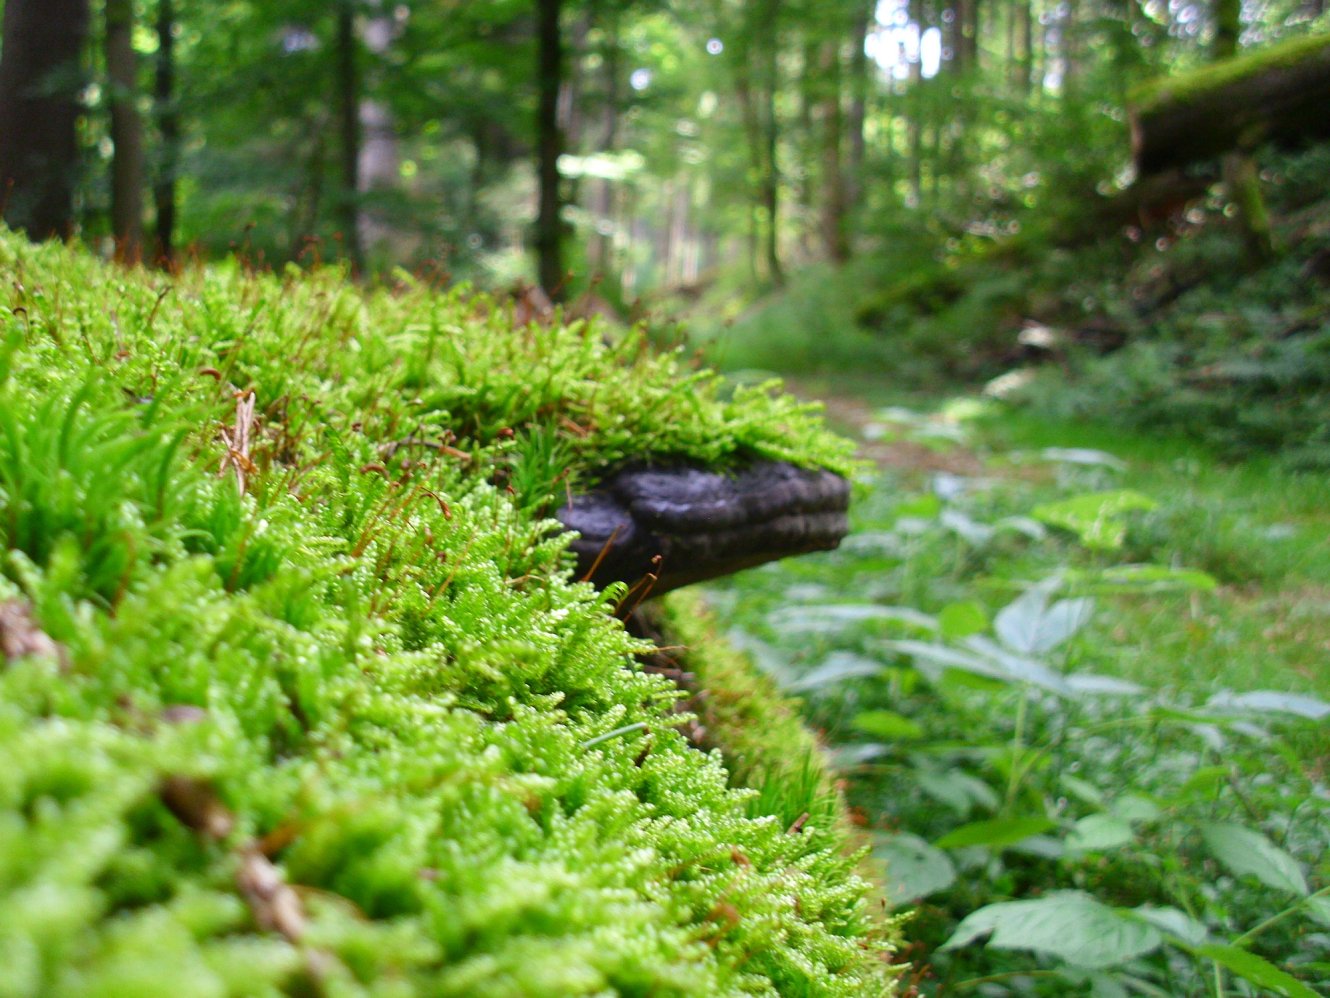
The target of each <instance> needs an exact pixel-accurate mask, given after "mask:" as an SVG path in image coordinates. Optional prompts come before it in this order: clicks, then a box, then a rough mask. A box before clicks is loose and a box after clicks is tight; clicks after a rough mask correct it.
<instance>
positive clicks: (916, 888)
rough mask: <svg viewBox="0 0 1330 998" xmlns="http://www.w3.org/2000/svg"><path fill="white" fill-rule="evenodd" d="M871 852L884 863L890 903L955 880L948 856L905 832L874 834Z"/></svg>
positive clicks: (922, 894)
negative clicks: (874, 840)
mask: <svg viewBox="0 0 1330 998" xmlns="http://www.w3.org/2000/svg"><path fill="white" fill-rule="evenodd" d="M873 855H874V856H876V857H877V858H878V859H880V860H883V861H885V862H886V864H887V877H886V885H887V897H888V898H889V899H890V901H891V903H892V905H893V906H900V905H903V904H909V903H910V902H911V901H914V900H915V899H917V898H923V897H927V896H928V895H930V894H936V893H937V892H938V891H942V890H946V889H947V888H948V887H950V886H951V885H952V884H953V883H955V882H956V867H955V865H954V864H953V863H952V862H951V857H950V856H948V855H947V854H946V853H945V852H943V851H942V850H941V849H938V848H937V847H936V846H932V845H929V844H928V843H927V842H925V841H924V840H923V839H921V838H919V836H917V835H911V834H910V833H908V832H898V833H896V834H895V835H880V836H876V842H875V844H874V846H873Z"/></svg>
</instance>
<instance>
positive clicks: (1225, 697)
mask: <svg viewBox="0 0 1330 998" xmlns="http://www.w3.org/2000/svg"><path fill="white" fill-rule="evenodd" d="M1206 706H1207V707H1212V708H1218V709H1220V710H1229V709H1235V708H1236V709H1238V710H1255V711H1261V712H1269V713H1277V714H1296V715H1297V716H1298V717H1306V718H1309V719H1311V720H1313V721H1319V720H1320V719H1321V718H1323V717H1326V716H1330V703H1326V702H1325V701H1324V700H1317V699H1316V698H1315V697H1308V696H1301V695H1299V694H1297V693H1281V692H1279V691H1277V690H1252V691H1251V692H1250V693H1229V692H1227V691H1224V692H1221V693H1216V694H1215V695H1214V696H1212V697H1211V698H1210V700H1209V702H1207V703H1206Z"/></svg>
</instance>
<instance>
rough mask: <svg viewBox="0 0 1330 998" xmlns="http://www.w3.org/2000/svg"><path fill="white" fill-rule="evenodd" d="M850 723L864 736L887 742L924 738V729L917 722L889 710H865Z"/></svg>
mask: <svg viewBox="0 0 1330 998" xmlns="http://www.w3.org/2000/svg"><path fill="white" fill-rule="evenodd" d="M851 723H852V724H853V725H854V727H855V728H856V729H858V730H859V731H862V732H864V733H865V734H869V735H873V736H874V737H876V738H885V739H886V740H888V741H897V742H903V741H917V740H918V739H920V738H922V737H924V729H923V727H922V726H921V725H920V724H919V722H917V721H913V720H911V719H910V718H908V717H905V716H904V715H903V714H897V713H896V712H895V711H891V710H866V711H864V712H863V713H861V714H856V715H855V718H854V721H853V722H851Z"/></svg>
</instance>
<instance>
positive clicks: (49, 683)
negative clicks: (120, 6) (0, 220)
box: [0, 235, 888, 998]
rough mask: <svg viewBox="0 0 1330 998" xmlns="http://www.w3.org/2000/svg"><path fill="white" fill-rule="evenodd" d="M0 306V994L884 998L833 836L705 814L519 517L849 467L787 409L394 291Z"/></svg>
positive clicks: (623, 355)
mask: <svg viewBox="0 0 1330 998" xmlns="http://www.w3.org/2000/svg"><path fill="white" fill-rule="evenodd" d="M0 269H2V270H3V272H4V274H5V277H6V280H5V286H4V289H3V291H2V292H0V293H2V294H3V295H4V305H5V311H4V315H3V318H0V323H2V326H0V329H2V332H0V542H3V543H2V545H0V546H2V548H3V552H4V553H3V560H2V561H0V643H2V645H3V655H2V656H0V757H3V758H4V759H5V760H6V761H5V764H4V765H3V766H0V993H3V994H4V995H6V996H11V995H12V996H39V995H40V996H55V995H91V994H124V995H134V996H136V998H139V996H144V998H146V996H151V995H178V994H189V995H191V996H195V995H197V996H211V995H219V996H220V995H236V996H254V995H278V994H329V995H354V994H374V995H408V994H432V995H468V996H470V995H493V996H501V995H502V996H507V995H511V996H520V995H582V994H585V995H603V994H611V993H612V994H624V995H648V994H649V995H720V994H783V995H847V996H849V995H861V994H865V993H872V992H873V991H875V990H877V991H885V990H886V989H887V987H888V985H887V984H885V983H884V979H883V977H882V970H881V968H882V962H881V957H880V954H879V952H878V950H879V949H880V948H881V947H882V946H883V945H884V942H883V940H882V939H881V936H880V934H879V933H878V932H877V930H875V929H874V928H873V926H872V919H871V917H870V912H869V911H868V910H867V903H866V899H865V893H866V891H865V886H864V884H863V883H862V882H861V881H860V880H858V879H857V878H856V877H855V876H854V874H853V868H854V858H853V857H852V856H849V855H847V854H846V851H845V849H844V844H845V838H844V835H843V833H842V831H841V830H840V829H837V828H836V827H834V823H833V822H831V821H830V820H823V819H824V816H826V815H830V814H832V813H833V812H834V809H828V808H827V807H822V808H821V809H818V810H816V812H815V814H814V816H813V818H812V819H811V820H804V821H802V822H799V823H798V827H797V828H793V829H792V828H790V826H789V823H787V822H786V821H785V815H784V811H783V809H782V808H783V807H784V806H785V803H786V801H785V800H784V797H783V795H782V794H781V793H780V792H777V793H776V794H775V795H774V799H773V800H770V801H768V800H767V798H766V791H765V790H764V791H763V794H762V795H755V794H754V792H753V791H748V790H744V789H742V788H732V787H731V786H730V782H729V777H728V774H727V772H726V770H725V768H724V766H723V764H722V760H721V758H720V756H719V755H718V754H716V753H713V754H703V753H701V752H698V751H696V750H695V749H694V748H692V747H691V746H690V745H689V744H688V743H687V742H686V740H685V739H684V737H683V736H682V735H681V734H680V733H679V732H678V731H677V730H676V724H677V720H678V718H677V715H675V714H673V713H672V710H671V708H672V704H673V703H674V701H675V700H676V698H677V696H678V691H677V690H676V689H675V688H674V687H673V685H672V684H670V683H669V682H667V681H666V680H664V679H661V678H659V677H655V676H652V675H650V674H647V673H645V672H643V671H641V670H639V669H637V668H635V667H634V664H633V663H634V655H635V653H637V652H640V651H642V650H644V645H643V643H641V642H638V641H636V640H635V639H632V638H630V637H629V636H628V635H627V634H626V632H625V631H624V629H623V628H622V626H621V625H620V623H619V622H618V621H617V620H616V619H615V618H614V610H615V605H616V601H617V599H618V598H619V597H620V596H621V595H622V594H621V592H619V591H617V590H610V591H607V592H606V593H603V594H599V593H597V592H595V591H594V590H593V589H592V588H591V587H590V586H588V585H585V584H580V583H575V582H573V581H571V580H570V579H569V577H568V574H567V563H568V560H567V559H566V558H565V555H564V549H565V544H566V541H565V539H564V538H563V537H561V536H560V535H559V534H558V533H557V531H556V530H554V529H552V528H553V527H554V524H552V523H551V522H550V521H547V520H544V519H542V518H541V517H542V515H543V514H544V513H545V512H546V511H548V510H549V508H550V507H551V505H552V504H553V503H554V502H555V501H557V500H558V499H559V497H560V496H561V495H562V494H563V492H564V490H566V489H569V488H575V487H577V485H578V484H579V482H585V481H586V480H587V478H589V477H592V476H594V475H595V474H596V473H597V472H598V471H600V470H603V469H604V468H607V467H610V466H613V465H614V464H616V463H619V462H622V461H625V460H628V459H636V458H642V457H654V458H659V459H673V460H679V459H690V460H701V461H706V462H709V463H716V464H727V463H734V462H737V461H742V460H746V459H749V458H752V457H758V456H762V457H776V458H788V459H793V460H798V461H803V462H810V461H817V462H823V463H826V464H828V465H829V466H831V467H837V468H842V469H843V468H845V467H847V466H848V465H847V461H848V456H847V451H846V447H845V445H843V444H841V443H838V442H836V441H835V439H834V438H832V437H830V435H828V434H827V433H826V432H825V431H824V430H822V429H821V427H820V424H819V423H818V422H817V420H816V417H815V415H814V414H813V412H812V411H811V410H810V409H809V408H808V407H807V406H804V405H801V404H799V403H796V402H794V401H792V400H790V399H788V398H785V397H781V396H778V395H776V394H774V393H773V392H772V391H771V390H770V388H769V387H760V388H751V389H741V390H738V391H735V392H733V394H728V392H727V389H726V388H725V386H724V385H723V383H722V382H721V381H720V380H719V379H717V378H716V377H714V376H712V375H709V374H704V373H691V372H688V371H686V370H684V369H683V368H681V367H680V365H679V363H678V362H677V360H676V359H675V358H673V357H656V356H652V355H650V354H648V353H647V352H646V351H645V350H644V349H643V348H642V346H641V344H640V342H639V341H638V340H637V339H636V338H635V337H634V336H628V337H626V338H624V339H622V340H621V341H619V342H618V343H615V344H612V345H609V346H607V345H606V344H605V343H604V342H603V340H602V334H601V333H600V332H599V331H597V330H595V329H590V328H587V327H583V326H577V325H574V326H569V327H564V326H555V327H553V328H550V329H538V328H535V327H531V328H526V329H517V330H514V329H512V328H511V327H510V318H509V316H507V315H506V314H505V313H504V312H503V311H502V310H501V309H498V308H497V307H495V306H494V305H492V304H490V303H487V302H486V301H484V300H482V299H474V298H470V297H468V296H467V295H465V294H464V293H461V292H457V293H450V294H439V293H436V292H434V291H431V290H429V289H425V288H417V287H412V286H409V282H405V279H404V282H403V284H402V285H401V286H398V287H394V288H384V289H380V290H378V291H374V292H369V293H362V292H359V291H356V290H354V289H352V288H350V287H349V286H347V285H346V284H345V283H344V281H343V280H342V275H341V274H340V273H338V272H336V271H324V272H315V273H304V272H300V271H297V270H294V269H292V270H288V271H286V272H284V273H283V274H280V275H250V274H247V273H245V272H243V270H242V269H241V268H240V267H238V266H237V265H235V264H231V265H229V266H224V267H220V268H216V269H210V270H208V271H206V272H191V273H187V274H185V275H182V276H181V277H179V278H176V279H170V278H166V277H162V276H156V275H149V274H146V273H142V272H125V271H121V270H115V269H111V268H108V267H105V266H104V265H102V264H100V263H98V262H97V261H95V260H93V259H92V258H91V257H89V256H87V255H85V254H83V253H82V252H80V251H78V250H77V249H68V248H64V247H59V246H50V245H47V246H42V247H32V246H29V245H27V244H25V243H23V242H21V241H20V240H18V239H17V238H15V237H12V236H9V235H0ZM805 789H806V788H805ZM796 790H797V788H796Z"/></svg>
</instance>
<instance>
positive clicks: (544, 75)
mask: <svg viewBox="0 0 1330 998" xmlns="http://www.w3.org/2000/svg"><path fill="white" fill-rule="evenodd" d="M562 8H563V2H562V0H536V49H537V56H536V87H537V92H538V93H537V102H536V178H537V184H538V187H539V195H538V208H537V213H536V233H535V243H536V273H537V279H538V281H539V283H540V286H541V287H542V288H543V289H544V291H545V293H546V294H547V295H549V297H550V300H551V301H562V300H563V297H564V291H565V288H564V284H565V282H566V279H567V275H566V274H565V272H564V269H563V219H562V217H561V211H560V209H561V208H562V202H561V200H560V196H559V155H560V154H561V153H562V152H563V134H562V131H561V130H560V128H559V89H560V87H561V86H562V84H563V35H562V33H561V31H560V28H559V15H560V13H561V12H562Z"/></svg>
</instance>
